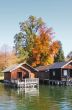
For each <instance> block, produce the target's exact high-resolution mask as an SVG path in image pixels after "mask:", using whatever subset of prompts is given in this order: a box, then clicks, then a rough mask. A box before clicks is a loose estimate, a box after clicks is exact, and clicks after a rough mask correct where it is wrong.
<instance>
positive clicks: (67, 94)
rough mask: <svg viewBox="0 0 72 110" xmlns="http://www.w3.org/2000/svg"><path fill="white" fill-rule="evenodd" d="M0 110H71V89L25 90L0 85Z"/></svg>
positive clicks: (44, 88) (46, 88) (50, 87)
mask: <svg viewBox="0 0 72 110" xmlns="http://www.w3.org/2000/svg"><path fill="white" fill-rule="evenodd" d="M0 110H72V87H58V86H40V89H39V90H38V89H33V90H32V89H26V90H25V89H12V88H8V87H4V85H2V84H0Z"/></svg>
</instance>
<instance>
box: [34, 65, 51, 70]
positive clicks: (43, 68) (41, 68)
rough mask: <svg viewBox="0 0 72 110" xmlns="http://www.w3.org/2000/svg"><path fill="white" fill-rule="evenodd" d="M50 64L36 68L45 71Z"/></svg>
mask: <svg viewBox="0 0 72 110" xmlns="http://www.w3.org/2000/svg"><path fill="white" fill-rule="evenodd" d="M48 67H49V65H46V66H38V67H36V68H35V69H37V70H38V71H45V70H46V69H48Z"/></svg>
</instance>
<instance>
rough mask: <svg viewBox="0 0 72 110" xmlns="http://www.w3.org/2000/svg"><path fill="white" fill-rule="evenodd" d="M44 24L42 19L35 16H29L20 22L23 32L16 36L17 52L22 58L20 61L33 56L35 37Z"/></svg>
mask: <svg viewBox="0 0 72 110" xmlns="http://www.w3.org/2000/svg"><path fill="white" fill-rule="evenodd" d="M42 25H44V22H43V21H42V19H41V18H36V17H34V16H29V18H28V19H27V20H26V21H24V22H21V23H20V30H21V32H20V33H18V34H16V35H15V37H14V44H15V46H14V47H15V50H16V54H17V56H18V58H19V59H21V60H20V61H19V62H21V61H24V60H27V59H28V58H29V56H31V54H32V47H33V43H34V38H35V36H36V34H37V33H38V30H39V28H40V27H41V26H42Z"/></svg>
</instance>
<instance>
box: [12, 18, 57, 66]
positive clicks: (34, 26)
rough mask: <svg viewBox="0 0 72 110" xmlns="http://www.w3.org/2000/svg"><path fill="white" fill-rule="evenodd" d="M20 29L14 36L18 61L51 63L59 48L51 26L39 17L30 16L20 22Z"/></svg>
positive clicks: (33, 64) (41, 63)
mask: <svg viewBox="0 0 72 110" xmlns="http://www.w3.org/2000/svg"><path fill="white" fill-rule="evenodd" d="M20 29H21V31H20V33H18V34H16V35H15V37H14V44H15V50H16V55H17V57H18V59H19V60H18V62H19V63H21V62H24V61H27V62H28V63H29V64H31V65H32V66H37V65H48V64H52V63H53V61H54V56H55V55H56V54H57V52H58V49H59V45H58V42H57V41H54V40H53V31H52V28H47V27H46V24H45V23H44V22H43V20H42V19H41V18H36V17H34V16H30V17H29V18H28V20H26V21H25V22H22V23H20Z"/></svg>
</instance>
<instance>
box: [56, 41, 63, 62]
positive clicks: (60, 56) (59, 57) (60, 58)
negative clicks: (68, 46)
mask: <svg viewBox="0 0 72 110" xmlns="http://www.w3.org/2000/svg"><path fill="white" fill-rule="evenodd" d="M58 43H59V45H60V48H59V50H58V53H57V54H56V55H55V57H54V62H63V61H65V57H64V51H63V49H62V44H61V41H58Z"/></svg>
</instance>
